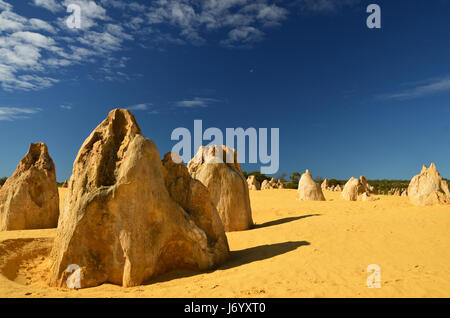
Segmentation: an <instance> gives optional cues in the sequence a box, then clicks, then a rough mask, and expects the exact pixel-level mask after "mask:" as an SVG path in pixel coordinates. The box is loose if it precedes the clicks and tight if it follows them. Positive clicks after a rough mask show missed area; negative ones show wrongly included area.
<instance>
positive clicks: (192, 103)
mask: <svg viewBox="0 0 450 318" xmlns="http://www.w3.org/2000/svg"><path fill="white" fill-rule="evenodd" d="M217 102H220V100H218V99H214V98H202V97H195V98H194V99H189V100H181V101H178V102H176V103H175V105H176V106H177V107H184V108H196V107H208V106H209V105H210V104H212V103H217Z"/></svg>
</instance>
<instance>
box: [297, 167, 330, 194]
mask: <svg viewBox="0 0 450 318" xmlns="http://www.w3.org/2000/svg"><path fill="white" fill-rule="evenodd" d="M297 200H302V201H325V197H324V195H323V192H322V188H321V187H320V186H319V185H318V184H317V183H316V182H315V181H314V180H313V178H312V175H311V173H310V172H309V170H306V171H305V173H303V174H302V176H301V178H300V181H299V183H298V190H297Z"/></svg>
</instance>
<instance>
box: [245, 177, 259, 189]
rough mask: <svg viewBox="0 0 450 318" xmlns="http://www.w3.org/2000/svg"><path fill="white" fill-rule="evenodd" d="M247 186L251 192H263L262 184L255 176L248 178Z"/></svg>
mask: <svg viewBox="0 0 450 318" xmlns="http://www.w3.org/2000/svg"><path fill="white" fill-rule="evenodd" d="M247 185H248V189H249V190H261V184H260V183H259V181H258V180H256V177H255V176H249V177H248V178H247Z"/></svg>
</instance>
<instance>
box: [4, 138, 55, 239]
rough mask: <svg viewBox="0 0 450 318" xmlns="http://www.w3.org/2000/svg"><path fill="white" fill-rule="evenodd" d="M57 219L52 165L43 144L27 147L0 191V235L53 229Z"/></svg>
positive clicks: (53, 167)
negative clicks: (0, 233) (23, 155)
mask: <svg viewBox="0 0 450 318" xmlns="http://www.w3.org/2000/svg"><path fill="white" fill-rule="evenodd" d="M58 216H59V194H58V185H57V183H56V170H55V165H54V163H53V160H52V158H51V157H50V155H49V153H48V148H47V146H46V145H45V144H44V143H36V144H31V145H30V148H29V150H28V153H27V154H26V155H25V157H24V158H23V159H22V160H21V161H20V163H19V165H18V166H17V169H16V171H15V172H14V174H13V175H12V176H11V177H10V178H8V179H7V181H6V183H5V184H4V185H3V187H2V188H1V189H0V231H13V230H30V229H45V228H53V227H56V225H57V224H58Z"/></svg>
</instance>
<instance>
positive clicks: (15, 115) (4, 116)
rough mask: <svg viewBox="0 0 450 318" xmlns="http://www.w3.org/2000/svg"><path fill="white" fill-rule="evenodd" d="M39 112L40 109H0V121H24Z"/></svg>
mask: <svg viewBox="0 0 450 318" xmlns="http://www.w3.org/2000/svg"><path fill="white" fill-rule="evenodd" d="M40 111H41V109H40V108H18V107H0V120H7V121H13V120H16V119H25V118H29V117H30V115H33V114H36V113H38V112H40Z"/></svg>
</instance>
